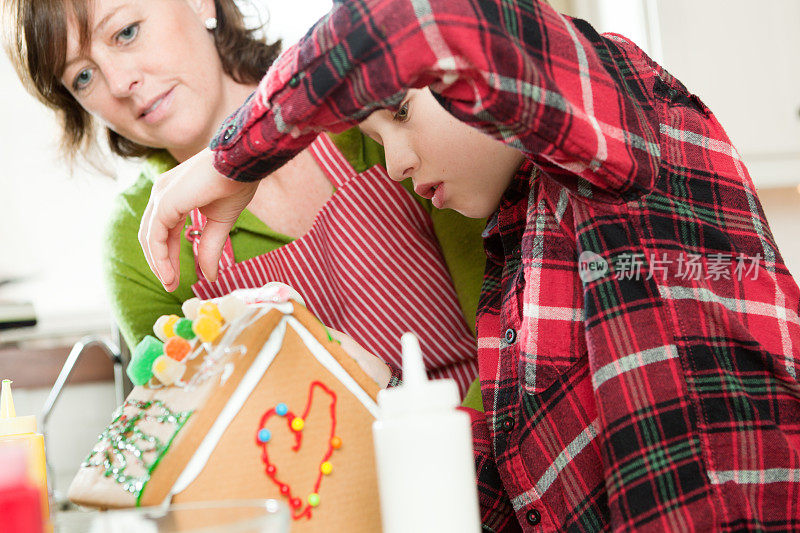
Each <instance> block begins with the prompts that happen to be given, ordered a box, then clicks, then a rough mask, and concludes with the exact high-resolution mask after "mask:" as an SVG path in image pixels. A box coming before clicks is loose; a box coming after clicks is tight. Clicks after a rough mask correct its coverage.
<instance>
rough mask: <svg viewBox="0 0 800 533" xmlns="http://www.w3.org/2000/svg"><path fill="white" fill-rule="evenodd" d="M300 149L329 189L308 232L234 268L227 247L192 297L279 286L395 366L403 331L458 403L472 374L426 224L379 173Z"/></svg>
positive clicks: (460, 319) (470, 347)
mask: <svg viewBox="0 0 800 533" xmlns="http://www.w3.org/2000/svg"><path fill="white" fill-rule="evenodd" d="M309 148H310V150H311V153H312V154H313V156H314V158H315V159H316V161H317V163H318V164H319V165H320V167H321V168H322V169H323V171H324V172H325V173H326V174H327V176H328V178H329V179H330V180H331V182H332V183H333V185H334V186H335V187H336V189H337V190H336V192H335V193H334V195H333V196H332V197H331V199H330V200H329V201H328V202H327V203H326V204H325V205H324V206H323V208H322V210H321V211H320V213H319V215H318V216H317V220H316V221H315V223H314V226H313V227H312V228H311V230H310V231H309V232H308V233H307V234H306V235H304V236H303V237H301V238H300V239H297V240H295V241H294V242H292V243H289V244H287V245H285V246H282V247H280V248H278V249H276V250H273V251H272V252H269V253H267V254H264V255H261V256H258V257H255V258H253V259H250V260H247V261H243V262H241V263H236V262H235V261H234V258H233V250H232V248H231V246H230V239H228V242H227V243H226V245H225V250H224V254H223V257H222V259H221V260H220V274H219V277H218V279H217V281H216V282H214V283H211V282H209V281H207V280H205V278H203V276H202V275H199V276H198V277H199V279H200V281H198V282H197V283H196V284H195V285H193V286H192V290H193V291H194V293H195V294H196V295H197V296H198V297H200V298H204V299H207V298H215V297H218V296H222V295H224V294H227V293H229V292H231V291H233V290H235V289H238V288H252V287H260V286H262V285H264V284H265V283H267V282H270V281H280V282H283V283H286V284H288V285H291V286H292V287H294V288H295V289H296V290H297V291H298V292H300V294H302V295H303V297H304V298H305V300H306V304H307V305H308V308H309V309H310V310H311V311H312V312H314V313H315V314H316V315H317V316H318V317H319V318H320V320H322V322H323V323H325V324H327V325H329V326H331V327H333V328H335V329H338V330H341V331H343V332H345V333H347V334H348V335H350V336H352V337H353V338H354V339H355V340H356V341H358V342H359V343H360V344H361V345H362V346H364V347H365V348H366V349H368V350H370V351H371V352H372V353H374V354H376V355H378V356H380V357H382V358H383V359H384V360H385V361H387V362H389V363H391V364H393V365H395V366H397V367H399V366H400V361H401V350H400V336H401V335H402V334H403V333H404V332H406V331H413V332H414V333H416V334H417V335H418V336H419V338H420V343H421V345H422V347H423V352H424V354H425V364H426V368H427V369H428V375H429V376H430V377H431V378H441V377H450V378H453V379H455V381H456V383H457V384H458V386H459V390H460V392H461V395H462V397H463V395H464V394H465V393H466V391H467V388H468V387H469V385H470V383H471V382H472V381H473V380H474V379H475V377H476V376H477V373H478V363H477V359H476V352H477V349H476V344H475V338H474V337H473V335H472V333H471V331H470V329H469V327H468V326H467V324H466V322H465V320H464V316H463V314H462V313H461V309H460V307H459V303H458V299H457V297H456V292H455V289H454V287H453V282H452V279H451V278H450V274H449V272H448V271H447V267H446V265H445V261H444V257H443V256H442V253H441V251H440V249H439V246H438V243H437V240H436V235H435V234H434V231H433V226H432V223H431V220H430V217H429V216H428V214H427V213H426V212H425V210H424V209H423V208H422V207H421V206H420V205H419V204H418V203H417V202H416V201H415V200H414V198H412V197H411V195H409V194H408V192H407V191H406V190H405V189H404V188H403V187H402V186H401V185H399V184H398V183H395V182H394V181H392V180H391V179H390V178H389V176H388V174H387V173H386V170H385V169H383V168H382V167H380V166H375V167H372V168H371V169H369V170H367V171H366V172H363V173H361V174H356V172H355V170H354V169H353V167H352V166H351V165H350V163H349V162H348V161H347V159H345V157H344V156H343V155H342V154H341V152H339V150H338V148H337V147H336V145H335V144H333V142H332V141H331V140H330V139H329V138H328V136H327V135H324V134H323V135H320V136H319V137H317V139H316V140H315V141H314V143H312V145H311V146H310V147H309ZM195 220H197V223H196V224H195ZM192 222H193V225H194V226H193V227H192V228H190V230H191V231H193V232H195V233H194V235H197V233H196V232H198V231H202V227H203V225H204V223H205V220H203V219H202V216H199V217H198V216H195V215H193V216H192ZM194 249H195V259H196V256H197V247H196V246H195V247H194Z"/></svg>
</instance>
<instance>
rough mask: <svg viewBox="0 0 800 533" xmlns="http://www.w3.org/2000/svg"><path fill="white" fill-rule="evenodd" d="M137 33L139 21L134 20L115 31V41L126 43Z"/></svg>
mask: <svg viewBox="0 0 800 533" xmlns="http://www.w3.org/2000/svg"><path fill="white" fill-rule="evenodd" d="M138 33H139V23H138V22H136V23H134V24H131V25H129V26H125V27H124V28H123V29H122V30H120V32H119V33H117V41H120V42H122V43H127V42H129V41H132V40H134V39H135V38H136V35H137V34H138Z"/></svg>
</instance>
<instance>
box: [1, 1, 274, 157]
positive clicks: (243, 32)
mask: <svg viewBox="0 0 800 533" xmlns="http://www.w3.org/2000/svg"><path fill="white" fill-rule="evenodd" d="M158 1H160V0H158ZM88 4H89V1H88V0H7V4H6V6H5V13H4V14H3V15H4V20H5V24H4V26H5V27H6V28H7V32H8V34H7V35H5V36H4V37H5V38H6V47H7V51H8V54H9V56H10V58H11V62H12V64H13V65H14V68H15V69H16V71H17V74H18V75H19V77H20V79H21V80H22V84H23V85H24V86H25V88H26V89H27V90H28V92H30V93H31V94H32V95H34V96H35V97H36V98H38V99H39V100H40V101H41V102H42V103H44V104H45V105H46V106H47V107H49V108H51V109H53V110H54V111H55V112H56V115H57V116H58V119H59V122H60V123H61V133H62V136H61V151H62V153H63V154H64V155H65V156H66V157H67V158H68V159H70V160H74V156H75V155H76V154H83V155H87V154H88V153H89V152H90V151H91V149H92V148H93V147H94V139H95V135H94V124H93V121H92V117H91V116H90V115H89V113H87V112H86V110H85V109H83V107H81V105H80V104H79V103H78V102H77V101H76V100H75V98H73V96H72V94H71V93H70V92H69V91H68V90H67V88H66V87H64V85H63V84H62V83H61V76H62V74H63V72H64V68H65V63H66V50H67V18H68V16H74V17H75V20H76V21H77V26H78V31H79V33H80V36H79V38H80V46H81V51H85V50H86V48H87V47H88V46H89V42H90V40H91V35H90V29H89V19H90V15H91V13H90V11H89V10H90V6H89V5H88ZM214 4H215V6H216V9H217V29H216V30H214V40H215V44H216V47H217V52H218V53H219V57H220V59H221V60H222V67H223V69H224V70H225V73H226V74H228V75H229V76H231V77H232V78H233V79H234V80H236V81H237V82H239V83H252V84H255V83H258V82H259V81H260V80H261V78H262V77H263V75H264V73H265V72H266V71H267V70H268V69H269V66H270V65H271V64H272V62H273V61H274V60H275V58H276V57H277V56H278V53H279V51H280V46H281V43H280V41H276V42H273V43H271V44H267V43H266V42H265V41H264V40H263V39H260V38H257V37H256V36H255V34H254V30H253V29H248V28H247V27H246V26H245V23H244V16H243V15H242V12H241V11H240V10H239V8H238V7H237V6H236V3H235V2H234V0H214ZM256 30H257V29H256ZM106 134H107V137H108V144H109V147H110V148H111V151H112V152H113V153H115V154H118V155H121V156H123V157H142V156H148V155H150V154H152V153H154V152H157V151H159V150H158V149H155V148H150V147H147V146H142V145H140V144H137V143H135V142H133V141H131V140H129V139H126V138H125V137H123V136H121V135H119V134H118V133H116V132H114V131H112V130H111V129H107V131H106Z"/></svg>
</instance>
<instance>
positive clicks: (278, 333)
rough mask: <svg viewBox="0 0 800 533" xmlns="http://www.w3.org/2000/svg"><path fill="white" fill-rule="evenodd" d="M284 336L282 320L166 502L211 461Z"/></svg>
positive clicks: (279, 346) (284, 330)
mask: <svg viewBox="0 0 800 533" xmlns="http://www.w3.org/2000/svg"><path fill="white" fill-rule="evenodd" d="M285 333H286V322H285V320H282V321H281V322H280V323H279V324H278V326H277V327H276V328H275V330H273V333H272V335H271V336H270V338H269V340H267V342H266V343H265V344H264V347H263V348H262V349H261V351H260V352H259V354H258V356H257V357H256V359H255V361H253V364H252V365H250V368H249V369H248V370H247V373H246V374H245V375H244V377H243V378H242V381H241V383H240V384H239V386H238V387H237V388H236V390H235V391H234V392H233V394H232V395H231V397H230V399H229V400H228V403H226V404H225V407H223V409H222V412H220V414H219V416H218V417H217V419H216V420H215V421H214V424H213V425H212V426H211V429H209V430H208V433H207V434H206V436H205V438H204V439H203V441H202V442H201V443H200V445H199V446H198V447H197V450H195V452H194V455H193V456H192V458H191V459H190V460H189V463H188V464H187V465H186V468H184V469H183V472H181V475H180V476H178V479H177V480H175V484H174V485H173V486H172V490H170V492H169V494H168V495H167V500H170V499H172V495H173V494H178V493H179V492H183V491H184V490H185V489H186V487H188V486H189V485H190V484H191V483H192V481H194V480H195V478H196V477H197V476H198V475H199V474H200V472H202V471H203V468H204V467H205V464H206V462H207V461H208V458H209V457H211V453H212V452H213V451H214V448H216V447H217V443H218V442H219V439H221V438H222V433H223V432H224V431H225V429H227V427H228V425H229V424H230V423H231V421H232V420H233V418H234V417H235V416H236V414H237V413H238V412H239V409H241V408H242V406H243V405H244V402H245V401H247V398H248V397H249V396H250V393H252V392H253V389H255V388H256V385H258V382H259V381H260V380H261V376H263V375H264V372H266V370H267V368H269V365H270V364H272V360H273V359H275V356H276V355H277V354H278V352H279V351H280V349H281V345H282V344H283V336H284V335H285Z"/></svg>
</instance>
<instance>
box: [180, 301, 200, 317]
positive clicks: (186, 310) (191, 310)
mask: <svg viewBox="0 0 800 533" xmlns="http://www.w3.org/2000/svg"><path fill="white" fill-rule="evenodd" d="M201 305H203V300H201V299H200V298H196V297H195V298H189V299H188V300H186V301H185V302H183V305H181V310H182V311H183V316H185V317H186V318H188V319H189V320H194V319H196V318H197V311H198V309H200V306H201Z"/></svg>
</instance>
